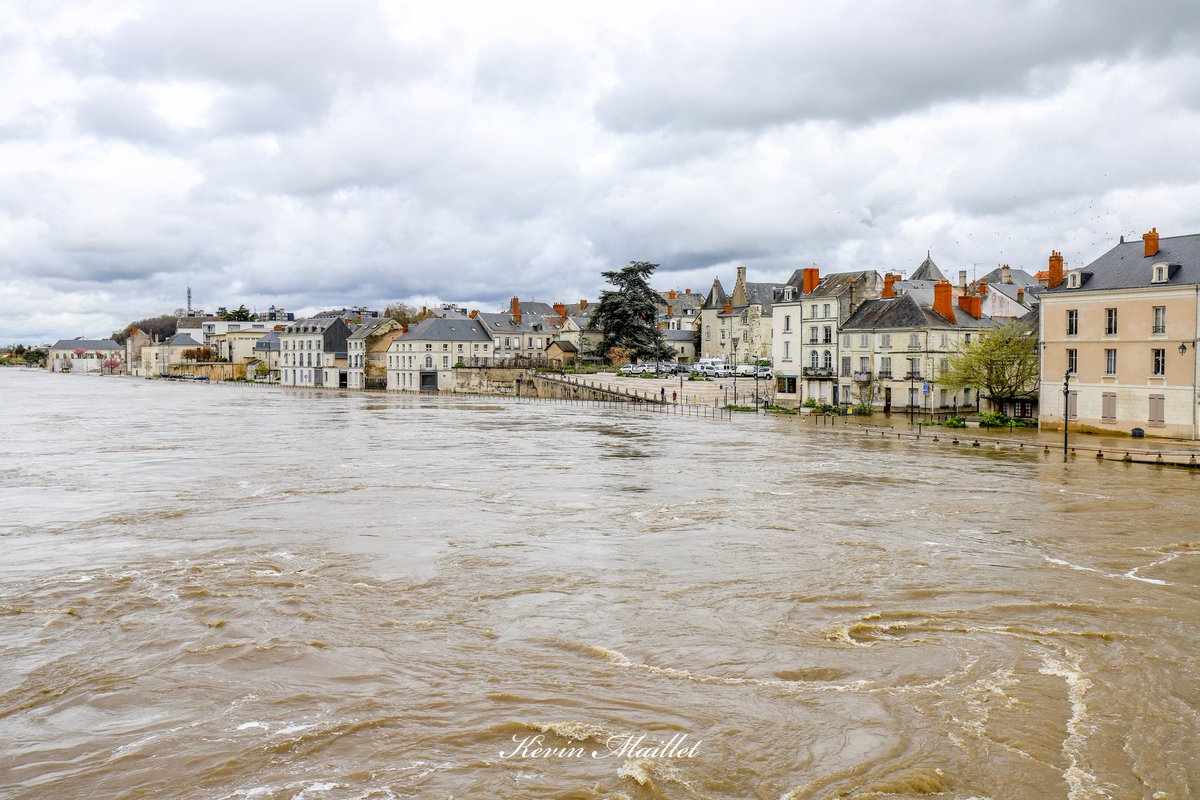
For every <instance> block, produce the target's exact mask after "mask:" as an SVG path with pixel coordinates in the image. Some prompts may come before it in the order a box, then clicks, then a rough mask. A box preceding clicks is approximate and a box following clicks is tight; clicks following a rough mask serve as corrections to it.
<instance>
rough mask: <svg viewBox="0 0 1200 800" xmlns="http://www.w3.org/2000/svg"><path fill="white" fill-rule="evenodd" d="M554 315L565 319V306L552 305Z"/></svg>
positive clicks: (563, 304) (564, 304) (562, 304)
mask: <svg viewBox="0 0 1200 800" xmlns="http://www.w3.org/2000/svg"><path fill="white" fill-rule="evenodd" d="M554 313H556V314H558V315H559V316H560V317H566V316H567V304H566V303H555V304H554Z"/></svg>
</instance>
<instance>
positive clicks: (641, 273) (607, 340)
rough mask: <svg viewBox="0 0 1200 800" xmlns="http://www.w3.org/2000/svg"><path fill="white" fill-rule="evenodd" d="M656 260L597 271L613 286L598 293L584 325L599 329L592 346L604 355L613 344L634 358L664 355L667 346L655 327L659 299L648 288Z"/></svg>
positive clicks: (666, 353) (660, 332)
mask: <svg viewBox="0 0 1200 800" xmlns="http://www.w3.org/2000/svg"><path fill="white" fill-rule="evenodd" d="M657 267H658V265H657V264H651V263H649V262H646V261H631V262H629V266H627V267H622V268H621V269H619V270H611V271H609V272H604V273H601V274H602V275H603V276H604V279H605V280H606V281H608V282H609V283H610V284H611V285H613V286H614V287H616V289H615V290H612V289H605V290H604V291H603V292H601V293H600V303H599V305H597V306H596V310H595V311H593V312H592V315H591V320H590V321H589V322H588V327H589V328H591V329H593V330H594V329H600V330H602V331H603V332H604V338H603V339H602V340H601V342H600V344H599V345H598V346H597V348H596V352H597V354H598V355H599V356H601V357H602V358H607V356H608V352H609V350H611V349H612V348H614V347H624V348H627V349H628V350H629V351H630V352H632V353H633V354H634V355H635V356H637V357H638V358H668V357H670V355H671V349H670V348H669V347H667V343H666V341H665V340H664V339H663V335H662V331H660V330H659V329H658V324H657V322H658V305H659V303H660V302H661V301H662V298H661V297H659V295H658V293H657V292H655V291H654V290H653V289H651V288H650V280H649V279H650V276H651V275H653V274H654V270H655V269H656V268H657Z"/></svg>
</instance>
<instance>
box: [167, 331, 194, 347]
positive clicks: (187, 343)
mask: <svg viewBox="0 0 1200 800" xmlns="http://www.w3.org/2000/svg"><path fill="white" fill-rule="evenodd" d="M164 344H166V345H167V346H169V347H199V346H200V343H199V342H197V341H196V340H195V339H193V338H192V337H191V336H189V335H188V334H186V333H177V334H175V335H174V336H172V337H171V338H170V339H167V341H166V342H164Z"/></svg>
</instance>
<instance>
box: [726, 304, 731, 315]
mask: <svg viewBox="0 0 1200 800" xmlns="http://www.w3.org/2000/svg"><path fill="white" fill-rule="evenodd" d="M725 313H726V314H732V313H733V304H732V303H726V304H725Z"/></svg>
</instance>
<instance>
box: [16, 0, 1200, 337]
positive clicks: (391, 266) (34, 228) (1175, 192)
mask: <svg viewBox="0 0 1200 800" xmlns="http://www.w3.org/2000/svg"><path fill="white" fill-rule="evenodd" d="M1198 32H1200V3H1198V2H1195V0H1179V2H1158V3H1156V2H1144V3H1129V2H1115V1H1114V2H1106V1H1105V0H1075V1H1073V2H1068V1H1064V2H1053V1H1052V0H1038V1H1037V2H1017V1H1016V0H1006V1H1005V2H987V1H986V0H971V2H960V1H959V0H950V1H947V2H921V1H920V0H905V2H900V0H897V1H896V2H891V3H882V2H870V0H855V1H854V2H847V3H834V2H824V3H815V2H810V3H796V2H779V3H766V2H761V3H760V2H740V3H703V2H696V0H690V1H689V2H680V3H652V2H633V3H628V4H626V3H622V2H613V1H612V0H607V1H606V2H603V3H595V4H583V3H571V2H562V0H552V1H550V2H545V3H534V2H513V1H512V0H506V2H502V3H498V2H487V3H466V2H461V3H460V2H438V3H433V2H423V3H401V2H386V1H385V2H367V1H365V0H363V1H360V0H337V2H332V0H331V1H330V2H324V3H312V2H304V0H278V1H277V2H260V1H259V0H238V2H221V1H220V0H204V1H203V2H200V1H199V0H197V1H196V2H187V1H186V0H173V1H171V2H157V3H156V2H134V1H131V2H112V3H107V2H97V1H96V0H91V1H90V2H86V3H65V2H64V3H59V2H53V0H9V1H8V2H5V3H3V4H2V5H0V171H2V179H0V343H8V342H12V341H26V342H42V341H49V340H53V339H56V338H59V337H74V336H80V335H86V336H103V335H107V334H108V333H110V332H111V331H113V330H115V329H118V328H120V327H122V326H124V324H125V323H127V322H129V321H131V320H133V319H137V318H140V317H142V316H146V315H150V314H156V313H162V312H169V311H172V310H174V309H175V308H177V307H180V306H182V305H184V302H185V288H186V286H187V285H188V284H189V283H190V284H191V286H192V290H193V297H194V305H195V306H197V307H201V308H205V309H208V310H210V311H211V310H214V309H215V308H216V307H217V306H219V305H229V306H237V305H238V304H239V303H245V304H246V305H247V306H249V307H251V308H256V307H257V308H266V307H267V306H269V305H270V304H272V303H275V304H277V305H281V306H284V307H285V308H287V309H289V310H292V311H297V312H304V311H315V310H318V309H320V308H322V307H338V306H342V305H354V304H367V305H372V306H380V305H382V304H384V303H386V302H388V301H393V300H408V301H410V302H415V303H417V304H418V305H419V304H422V303H426V302H433V301H435V300H444V301H459V302H462V303H464V304H467V305H469V306H471V307H480V308H485V309H490V308H499V307H501V306H503V305H506V304H507V298H508V297H510V296H511V295H512V294H514V293H516V294H520V295H521V296H522V297H526V298H529V299H537V300H544V301H547V302H553V301H555V300H564V301H574V300H578V299H579V298H580V297H594V296H596V294H597V293H598V291H599V289H600V287H601V279H600V277H599V273H600V271H601V270H602V269H607V268H612V267H616V266H620V265H623V264H625V263H627V262H628V261H631V260H645V261H653V262H656V263H659V264H661V267H660V269H659V272H658V275H657V281H656V283H657V285H658V286H659V288H663V289H667V288H679V289H683V288H692V289H693V290H696V291H706V290H707V289H708V287H709V286H710V285H711V284H712V280H713V278H714V277H715V276H720V277H721V279H722V281H723V282H724V283H725V285H726V288H730V286H731V285H732V280H733V273H734V268H735V266H736V265H737V264H746V265H747V266H748V267H749V271H750V277H751V279H752V280H775V279H783V278H784V277H786V276H787V275H788V274H790V273H791V271H792V270H793V269H795V268H797V267H803V266H812V265H814V264H815V265H817V266H819V267H820V268H821V270H822V273H826V272H831V271H839V270H846V269H862V268H877V269H880V270H881V271H882V270H887V269H901V270H906V271H911V270H912V269H914V268H915V267H916V266H917V265H918V264H919V263H920V261H921V260H922V259H923V258H924V257H925V251H926V249H931V250H932V253H933V258H934V260H935V261H936V262H937V263H938V264H939V265H940V266H941V267H942V268H943V270H944V271H946V272H947V273H948V274H949V273H957V270H959V269H962V268H966V269H969V270H972V271H973V272H975V271H978V272H979V274H982V272H983V271H986V270H988V269H991V268H993V267H994V266H996V265H997V264H1000V263H1008V264H1011V265H1012V266H1014V267H1016V266H1021V267H1024V268H1026V269H1028V270H1029V271H1031V272H1032V271H1035V270H1037V269H1044V268H1045V264H1046V259H1047V257H1048V255H1049V253H1050V250H1051V249H1052V248H1053V249H1059V250H1062V251H1063V253H1064V255H1065V256H1066V259H1067V262H1068V264H1080V263H1084V262H1087V261H1090V260H1091V259H1093V258H1095V257H1096V256H1098V255H1099V254H1100V253H1102V252H1103V251H1105V250H1106V249H1108V248H1109V247H1110V246H1111V245H1112V244H1113V243H1115V242H1116V240H1117V238H1118V237H1119V236H1120V235H1122V234H1124V235H1126V236H1140V234H1141V233H1142V232H1143V231H1145V230H1148V229H1149V228H1150V227H1151V226H1157V227H1158V230H1159V232H1160V233H1161V234H1162V235H1163V236H1170V235H1177V234H1185V233H1196V232H1198V231H1200V35H1198Z"/></svg>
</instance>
